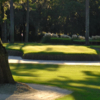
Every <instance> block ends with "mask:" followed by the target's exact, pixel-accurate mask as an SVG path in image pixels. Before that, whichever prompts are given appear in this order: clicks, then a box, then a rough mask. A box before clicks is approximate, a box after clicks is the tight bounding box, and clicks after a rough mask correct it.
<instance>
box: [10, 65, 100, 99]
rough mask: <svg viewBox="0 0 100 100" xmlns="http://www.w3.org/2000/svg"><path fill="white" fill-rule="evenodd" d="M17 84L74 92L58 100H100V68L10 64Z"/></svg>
mask: <svg viewBox="0 0 100 100" xmlns="http://www.w3.org/2000/svg"><path fill="white" fill-rule="evenodd" d="M10 68H11V71H12V74H13V77H14V80H15V81H17V82H24V83H37V84H45V85H52V86H57V87H60V88H64V89H69V90H72V91H74V92H73V93H72V94H70V95H66V96H65V97H63V98H59V99H57V100H100V66H92V65H88V66H86V65H81V66H80V65H44V64H10Z"/></svg>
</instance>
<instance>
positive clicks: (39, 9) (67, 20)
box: [0, 0, 100, 42]
mask: <svg viewBox="0 0 100 100" xmlns="http://www.w3.org/2000/svg"><path fill="white" fill-rule="evenodd" d="M27 1H29V28H28V27H27V28H28V29H27V30H26V26H27V18H28V17H27V14H28V13H27V11H28V9H27V7H28V2H27ZM85 3H86V1H85V0H14V1H13V6H14V41H16V42H20V41H25V36H26V34H25V33H26V31H28V41H29V42H32V41H37V40H39V39H40V38H41V36H42V34H41V33H43V32H51V33H58V34H61V33H63V34H69V35H72V34H80V35H83V36H85V10H86V8H85ZM99 18H100V0H90V31H89V35H90V36H92V35H100V33H99V32H100V21H99ZM38 33H40V34H41V35H39V34H38ZM4 34H6V35H4ZM21 34H23V37H22V35H21ZM38 35H39V36H40V38H38ZM0 36H1V37H2V40H3V39H4V37H5V36H6V39H7V38H8V39H9V38H10V2H9V0H1V2H0Z"/></svg>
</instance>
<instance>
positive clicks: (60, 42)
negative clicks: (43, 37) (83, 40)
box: [50, 38, 72, 44]
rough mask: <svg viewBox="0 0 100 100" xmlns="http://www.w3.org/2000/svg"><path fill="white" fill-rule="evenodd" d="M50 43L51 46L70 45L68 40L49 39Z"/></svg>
mask: <svg viewBox="0 0 100 100" xmlns="http://www.w3.org/2000/svg"><path fill="white" fill-rule="evenodd" d="M50 43H52V44H72V40H71V39H70V38H51V40H50Z"/></svg>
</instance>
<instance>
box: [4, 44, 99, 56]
mask: <svg viewBox="0 0 100 100" xmlns="http://www.w3.org/2000/svg"><path fill="white" fill-rule="evenodd" d="M3 45H4V46H5V47H6V49H11V50H19V51H23V54H30V53H31V54H32V53H33V54H92V55H97V54H100V52H99V51H97V50H95V49H93V48H90V46H80V45H48V44H41V43H14V44H9V43H4V44H3ZM92 47H93V46H92Z"/></svg>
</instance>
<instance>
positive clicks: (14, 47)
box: [7, 46, 21, 50]
mask: <svg viewBox="0 0 100 100" xmlns="http://www.w3.org/2000/svg"><path fill="white" fill-rule="evenodd" d="M7 48H8V49H16V50H20V48H21V46H8V47H7Z"/></svg>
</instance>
